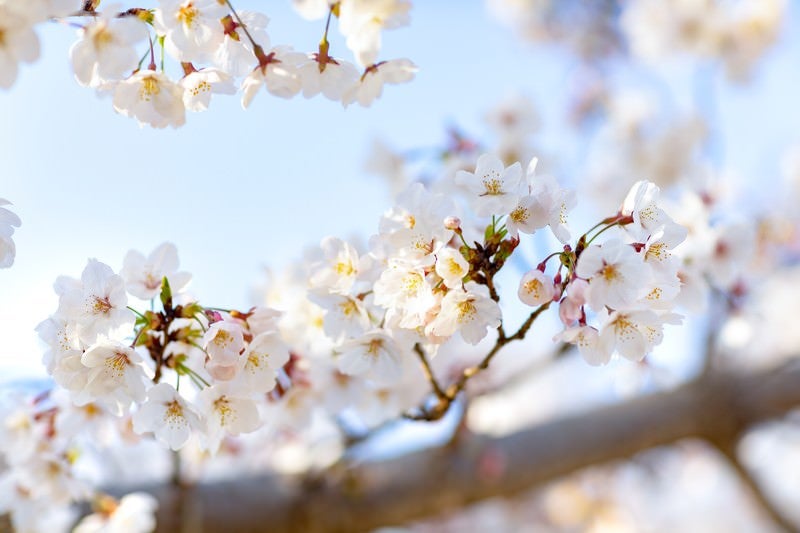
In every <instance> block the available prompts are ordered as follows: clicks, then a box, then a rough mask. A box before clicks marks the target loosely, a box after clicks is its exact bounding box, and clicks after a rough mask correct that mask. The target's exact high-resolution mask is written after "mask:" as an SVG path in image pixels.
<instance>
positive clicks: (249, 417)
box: [197, 385, 261, 453]
mask: <svg viewBox="0 0 800 533" xmlns="http://www.w3.org/2000/svg"><path fill="white" fill-rule="evenodd" d="M197 403H198V407H199V411H200V414H201V415H202V416H203V419H204V420H205V422H206V425H205V432H204V434H203V435H204V437H205V439H206V447H207V448H208V450H209V451H210V452H211V453H216V451H217V450H218V449H219V445H220V443H221V442H222V439H223V438H225V436H226V435H239V434H241V433H250V432H252V431H255V430H256V429H258V427H259V426H260V425H261V418H260V417H259V415H258V407H256V403H255V402H254V401H253V400H251V399H250V398H246V397H241V396H240V395H237V393H236V390H235V389H233V388H232V387H229V386H225V385H214V386H212V387H206V388H205V389H203V390H202V391H200V394H199V395H198V398H197Z"/></svg>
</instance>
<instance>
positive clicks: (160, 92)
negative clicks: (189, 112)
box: [114, 70, 186, 128]
mask: <svg viewBox="0 0 800 533" xmlns="http://www.w3.org/2000/svg"><path fill="white" fill-rule="evenodd" d="M183 93H184V91H183V89H182V88H181V86H180V85H178V84H177V83H175V82H173V81H172V80H170V79H169V78H168V77H167V76H165V75H164V74H162V73H161V72H156V71H155V70H140V71H139V72H137V73H136V74H134V75H133V76H131V77H130V78H128V79H126V80H123V81H121V82H119V83H118V84H117V85H116V87H115V88H114V110H116V111H117V112H118V113H121V114H123V115H125V116H126V117H133V118H135V119H136V120H138V121H139V124H140V125H144V124H149V125H150V126H153V127H154V128H166V127H167V126H172V127H173V128H176V127H178V126H182V125H183V124H184V123H185V122H186V108H185V107H184V104H183Z"/></svg>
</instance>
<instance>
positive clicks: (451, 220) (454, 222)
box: [444, 217, 461, 231]
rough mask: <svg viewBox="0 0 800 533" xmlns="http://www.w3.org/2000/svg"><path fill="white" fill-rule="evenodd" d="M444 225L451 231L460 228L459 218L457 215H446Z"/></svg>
mask: <svg viewBox="0 0 800 533" xmlns="http://www.w3.org/2000/svg"><path fill="white" fill-rule="evenodd" d="M444 227H445V228H447V229H449V230H452V231H458V230H460V229H461V219H460V218H458V217H447V218H445V219H444Z"/></svg>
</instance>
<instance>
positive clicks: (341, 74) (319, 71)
mask: <svg viewBox="0 0 800 533" xmlns="http://www.w3.org/2000/svg"><path fill="white" fill-rule="evenodd" d="M308 59H309V60H308V61H307V62H306V63H305V64H303V65H301V66H300V67H299V68H298V74H299V75H300V78H301V79H302V80H303V96H304V97H305V98H313V97H314V96H316V95H318V94H320V93H322V94H323V95H324V96H325V98H328V99H329V100H333V101H334V102H339V101H341V100H342V97H343V96H344V94H345V91H347V89H349V88H350V87H352V86H353V84H354V83H355V82H356V80H358V77H359V74H358V69H356V67H355V65H353V64H352V63H350V62H349V61H346V60H344V59H339V58H336V59H333V58H330V59H327V61H326V62H324V63H323V60H322V59H321V58H319V57H318V56H317V54H312V55H310V56H309V58H308Z"/></svg>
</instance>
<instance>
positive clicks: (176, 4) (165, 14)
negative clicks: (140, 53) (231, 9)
mask: <svg viewBox="0 0 800 533" xmlns="http://www.w3.org/2000/svg"><path fill="white" fill-rule="evenodd" d="M227 14H228V11H227V9H226V8H225V6H224V4H221V3H220V2H218V1H217V0H159V8H158V9H156V10H155V17H154V21H153V26H154V27H155V29H156V31H158V33H159V34H161V35H164V47H165V49H166V50H167V53H169V54H170V55H171V56H173V57H174V58H175V59H177V60H178V61H181V62H183V63H187V62H192V61H198V62H205V61H208V60H209V59H210V58H211V57H212V56H213V53H214V51H215V49H216V48H217V47H218V46H219V45H220V44H221V43H222V39H223V37H224V34H223V32H222V27H221V25H220V22H219V21H220V19H221V18H222V17H224V16H225V15H227Z"/></svg>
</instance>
